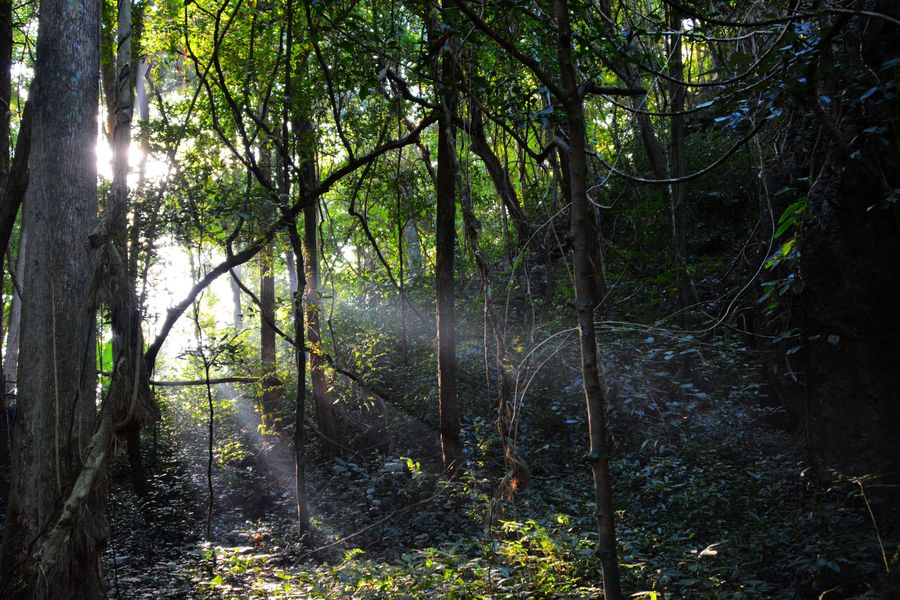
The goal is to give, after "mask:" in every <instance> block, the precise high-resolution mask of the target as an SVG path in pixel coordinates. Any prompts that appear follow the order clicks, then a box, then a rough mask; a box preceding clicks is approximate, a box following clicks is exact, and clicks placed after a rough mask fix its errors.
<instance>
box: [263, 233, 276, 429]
mask: <svg viewBox="0 0 900 600" xmlns="http://www.w3.org/2000/svg"><path fill="white" fill-rule="evenodd" d="M274 258H275V253H274V252H273V249H272V243H271V242H269V243H267V244H266V245H265V246H264V247H263V249H262V251H261V252H260V253H259V303H260V311H261V312H262V315H261V318H260V332H259V348H260V364H261V366H262V371H263V391H262V404H261V407H260V408H261V410H260V412H261V417H262V422H263V427H264V428H265V429H266V430H267V431H270V430H272V429H273V428H274V427H275V421H274V415H275V410H276V408H277V407H278V401H279V400H280V399H281V382H280V381H279V380H278V375H277V368H278V364H277V357H276V345H275V330H274V329H273V328H272V326H271V325H269V323H274V322H275V271H274V265H273V264H272V261H273V260H274Z"/></svg>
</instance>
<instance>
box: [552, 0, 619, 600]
mask: <svg viewBox="0 0 900 600" xmlns="http://www.w3.org/2000/svg"><path fill="white" fill-rule="evenodd" d="M553 7H554V12H555V13H556V20H557V26H558V28H559V33H558V35H559V37H558V45H557V55H558V58H559V66H560V72H561V75H562V83H563V93H564V94H565V97H564V98H562V99H561V100H562V103H563V108H564V110H565V112H566V120H567V123H568V127H569V144H570V153H569V185H570V186H571V193H572V208H571V215H572V226H571V230H570V232H569V237H570V240H571V244H572V258H573V261H572V262H573V268H574V275H575V311H576V314H577V319H578V331H579V334H580V335H579V341H580V346H581V374H582V379H583V382H584V396H585V401H586V404H587V414H588V432H589V435H590V450H589V454H588V460H589V462H590V465H591V470H592V472H593V477H594V496H595V498H596V503H597V514H596V516H597V532H598V534H599V538H598V540H597V553H598V555H599V557H600V563H601V566H602V569H603V591H604V598H605V599H606V600H621V599H622V597H623V596H622V589H621V584H620V582H619V562H618V558H617V552H616V536H615V521H614V519H615V514H614V512H613V502H612V480H611V477H610V473H609V451H610V448H609V440H608V439H607V431H606V398H605V393H604V388H603V385H602V381H601V372H600V359H599V356H598V351H597V334H596V329H595V326H594V306H595V304H596V299H595V298H594V297H593V295H594V290H595V289H596V284H595V273H594V269H593V265H592V261H591V256H592V248H591V242H592V239H593V238H592V236H591V235H590V228H591V217H590V210H589V206H588V199H587V156H586V154H585V144H586V139H585V137H586V136H585V125H584V101H583V99H582V97H581V94H580V92H579V89H578V81H577V79H576V71H575V64H574V62H573V60H572V28H571V25H570V22H569V7H568V3H567V1H566V0H554V2H553Z"/></svg>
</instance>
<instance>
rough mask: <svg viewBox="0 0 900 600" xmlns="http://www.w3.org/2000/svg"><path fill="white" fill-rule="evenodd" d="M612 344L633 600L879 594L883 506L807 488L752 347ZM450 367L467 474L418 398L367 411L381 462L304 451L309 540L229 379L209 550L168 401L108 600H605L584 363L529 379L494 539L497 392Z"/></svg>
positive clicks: (282, 452) (196, 447) (182, 405)
mask: <svg viewBox="0 0 900 600" xmlns="http://www.w3.org/2000/svg"><path fill="white" fill-rule="evenodd" d="M607 339H609V340H610V341H608V342H606V343H605V346H604V354H605V355H606V356H607V357H611V358H610V359H609V360H608V361H607V372H608V377H609V380H610V382H611V383H612V384H613V385H612V393H611V400H612V406H613V408H612V410H611V420H612V423H613V429H612V431H613V441H614V447H615V455H614V460H613V463H612V468H613V476H614V486H615V502H616V507H617V519H618V522H617V533H618V536H619V542H620V548H621V552H622V555H621V557H620V562H621V563H622V565H623V583H624V586H625V589H626V590H627V592H628V594H629V596H631V597H632V598H648V599H654V598H666V599H669V598H828V599H832V600H833V599H835V598H878V597H885V596H879V595H878V593H876V590H878V589H879V587H880V586H881V585H882V584H883V579H884V572H885V567H884V563H883V562H882V558H883V552H884V547H887V548H891V547H894V546H891V543H892V540H890V539H882V540H881V543H879V539H878V537H877V536H876V531H875V529H874V528H873V520H872V517H871V516H870V513H869V510H868V508H869V507H870V506H871V505H869V504H868V502H867V501H865V500H866V498H869V499H871V496H872V494H870V496H866V497H864V496H863V495H862V494H861V493H860V492H861V490H864V489H865V487H864V485H865V482H864V481H860V480H853V479H849V478H844V477H841V475H840V474H837V473H830V474H829V482H830V483H829V485H828V486H827V487H825V486H817V485H816V482H815V481H813V480H812V479H813V477H811V471H810V470H809V469H807V468H806V467H805V466H804V459H803V455H804V449H803V444H802V442H801V439H802V438H801V436H799V435H798V434H797V433H793V432H788V431H785V430H784V429H783V428H778V427H776V426H774V425H773V424H772V423H774V422H776V421H778V419H777V415H775V416H773V411H772V410H771V409H765V408H763V407H761V406H760V404H761V401H762V400H763V398H764V396H765V390H764V386H763V385H762V383H761V382H760V371H759V369H758V367H757V365H756V364H754V361H753V360H752V352H750V351H749V350H748V349H747V348H743V347H740V346H738V345H734V346H728V347H726V346H725V345H718V346H710V345H699V344H695V345H697V346H698V349H696V350H695V349H692V348H689V347H688V348H687V349H686V346H685V345H684V342H683V341H682V342H680V343H676V342H671V341H670V342H666V341H661V340H657V339H654V338H653V337H652V336H646V335H645V334H641V335H635V334H620V335H618V336H616V337H612V336H607ZM570 345H571V344H570ZM684 353H689V354H691V355H692V356H693V357H694V358H693V362H694V373H693V375H692V381H691V382H690V383H679V378H678V376H677V373H678V370H679V367H678V363H679V362H680V361H679V356H681V355H683V354H684ZM460 355H461V358H462V359H463V360H464V362H465V361H466V360H468V362H469V363H471V365H470V366H471V368H470V370H469V371H468V379H467V380H466V371H465V369H464V380H465V381H467V382H468V383H465V381H464V384H463V385H462V386H461V397H467V398H469V399H470V400H469V402H468V403H467V404H464V406H465V407H466V408H467V412H466V414H467V415H475V416H470V417H468V418H466V419H465V420H464V431H463V437H464V442H465V444H466V447H467V449H468V450H467V459H468V464H467V470H466V472H465V475H464V476H463V477H462V478H461V479H459V480H458V481H453V482H447V481H445V480H444V479H443V478H441V477H440V474H439V473H438V472H437V471H438V468H437V466H436V462H437V461H436V458H437V449H438V447H437V433H436V431H435V429H434V428H433V427H432V426H431V425H430V424H429V423H431V422H432V421H430V420H429V419H430V417H428V415H427V414H426V412H424V411H423V412H422V414H418V413H417V412H416V411H415V410H414V409H412V408H409V407H410V406H412V405H413V404H414V403H407V404H405V405H404V406H407V409H403V408H401V407H400V406H399V405H395V404H389V405H388V408H386V407H385V406H377V405H376V407H375V409H376V415H377V419H383V420H385V421H386V422H387V423H386V427H385V430H386V431H388V432H391V439H390V440H389V442H390V443H388V444H386V445H385V444H383V445H382V446H381V448H380V450H381V451H380V452H367V453H359V454H356V455H347V456H345V457H344V458H338V459H332V460H326V459H325V458H324V457H322V456H316V457H314V460H313V461H312V470H311V472H310V474H309V482H310V483H309V488H310V490H309V491H310V500H311V506H312V512H313V523H314V525H315V532H314V533H313V534H312V535H311V536H309V537H306V538H301V537H300V536H299V534H298V530H297V528H296V525H295V524H294V499H293V462H292V458H291V454H290V450H289V447H288V444H287V442H283V441H279V440H278V439H277V436H271V435H270V436H262V435H260V433H259V430H258V429H256V428H255V426H254V423H256V422H257V421H256V420H255V419H256V413H255V411H254V410H253V400H252V398H249V397H244V396H242V395H241V393H239V391H238V390H230V389H226V390H220V393H221V395H222V398H221V399H220V401H219V407H218V408H219V416H218V417H217V427H218V433H217V434H216V435H217V440H218V441H217V443H216V463H215V465H214V468H213V485H214V490H215V502H214V507H213V521H212V535H211V537H210V539H209V540H207V539H206V536H205V531H204V530H205V523H206V510H207V501H208V495H207V482H206V462H205V457H206V452H207V450H206V444H207V439H206V437H205V436H206V429H205V427H204V426H203V422H204V421H203V419H204V418H205V417H204V413H203V412H202V404H200V403H197V404H193V405H192V404H190V403H189V402H184V401H182V402H176V401H175V400H174V399H172V398H169V399H167V400H166V411H165V414H166V417H165V418H164V421H163V423H162V424H161V426H160V428H159V429H158V432H157V435H156V437H155V438H154V440H153V441H148V444H147V446H148V448H149V451H148V458H149V460H148V466H149V468H150V471H151V473H152V488H153V492H152V496H151V498H150V500H149V501H148V502H147V503H146V504H145V505H144V509H143V511H142V510H141V508H140V505H139V503H138V502H137V501H136V499H135V497H134V495H133V494H132V493H131V491H130V489H129V486H128V478H127V472H126V469H125V465H124V463H123V461H121V459H120V460H119V462H117V463H116V464H115V465H114V467H113V469H112V483H111V490H112V493H111V499H110V505H109V514H110V519H111V525H112V537H111V539H110V543H109V546H108V548H107V550H106V552H105V554H104V568H105V576H106V578H107V581H108V584H109V595H110V597H111V598H250V597H254V598H256V597H258V598H426V597H428V598H595V597H598V595H599V594H600V581H599V563H598V561H597V559H596V557H595V555H594V540H595V536H594V534H593V531H594V523H593V521H592V513H593V503H592V496H591V489H592V488H591V483H590V471H589V469H588V468H587V466H586V465H585V464H584V462H583V460H582V458H581V455H582V453H583V451H584V447H585V443H586V439H585V437H586V424H585V422H584V417H583V415H582V413H583V410H582V405H581V402H582V400H581V396H580V392H579V388H580V379H579V378H578V373H577V365H578V362H577V356H576V355H574V354H572V350H571V349H568V350H567V349H565V348H564V349H563V350H561V351H559V352H558V353H556V354H555V355H554V356H552V357H551V359H550V360H551V362H550V367H551V368H550V370H549V372H550V373H554V374H556V376H555V377H554V378H552V379H554V380H557V381H551V382H550V383H549V384H538V383H536V382H537V381H538V380H537V379H535V383H533V384H532V385H531V387H528V388H527V389H526V390H525V392H527V393H523V395H522V397H523V399H524V400H523V402H522V404H521V406H520V410H521V413H522V415H523V416H522V417H521V419H520V422H519V433H518V441H519V444H520V447H521V448H522V449H523V453H524V454H525V455H526V456H527V458H528V461H529V463H530V465H531V472H532V479H531V485H530V486H529V487H528V488H527V489H525V490H522V491H520V492H518V493H517V494H516V496H515V498H514V499H513V500H512V501H502V502H501V503H500V504H499V505H497V506H495V510H494V511H493V513H494V514H493V527H486V519H487V518H488V514H489V512H490V510H489V507H490V506H491V499H492V498H493V497H494V493H495V489H496V486H497V484H498V482H499V479H500V477H501V476H502V462H501V460H500V459H499V457H500V456H501V454H500V453H499V445H498V440H497V439H496V433H495V428H494V426H493V423H492V420H491V417H490V414H491V406H492V401H493V400H492V397H491V394H490V393H489V391H488V390H486V389H484V388H485V384H484V375H483V372H482V373H481V375H480V380H479V374H478V368H479V367H478V358H477V353H474V352H469V350H467V349H466V348H465V347H463V348H461V351H460ZM393 368H395V369H399V367H396V366H394V367H393ZM410 368H411V369H414V368H415V367H410ZM545 368H546V367H545ZM409 373H410V376H409V380H406V379H404V378H397V377H394V378H393V380H394V381H400V382H405V381H410V382H411V381H412V380H413V379H415V378H414V377H413V375H412V373H413V372H412V371H410V372H409ZM613 374H615V376H613ZM394 375H396V374H394ZM426 379H427V376H426ZM400 385H402V384H397V385H396V386H395V387H394V389H395V390H396V389H397V386H400ZM409 385H413V383H409ZM388 388H389V389H390V385H389V384H388ZM400 392H402V390H400V391H398V393H400ZM183 393H184V394H186V395H187V394H190V393H192V392H190V391H187V390H186V391H184V392H183ZM397 397H400V396H397ZM424 397H427V394H425V395H424ZM182 400H183V399H182ZM385 411H388V412H385ZM417 415H418V416H417ZM478 415H480V416H478ZM287 437H289V436H287ZM873 502H876V501H873ZM874 512H875V514H877V512H878V506H877V502H876V503H875V505H874ZM882 533H884V532H882ZM881 544H884V545H885V546H882V545H881Z"/></svg>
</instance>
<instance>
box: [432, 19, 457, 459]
mask: <svg viewBox="0 0 900 600" xmlns="http://www.w3.org/2000/svg"><path fill="white" fill-rule="evenodd" d="M430 9H431V12H432V15H429V21H430V28H429V31H428V38H429V44H431V45H432V50H433V51H434V52H436V53H439V54H440V65H439V66H437V65H435V67H434V69H433V70H434V71H435V80H436V81H437V86H438V96H439V98H440V103H441V109H442V113H441V117H440V119H439V121H438V158H437V163H438V165H437V183H436V186H435V187H436V189H435V191H436V194H437V224H436V231H435V237H436V239H435V245H436V247H437V257H436V261H435V270H436V271H437V337H438V356H437V358H438V377H437V383H438V410H439V412H440V433H441V460H442V462H443V466H444V469H446V470H448V471H449V472H450V473H451V474H453V473H455V472H457V471H458V470H459V468H460V467H461V466H462V465H461V463H462V457H463V453H462V443H461V441H460V437H459V407H458V399H457V394H456V370H457V369H456V315H455V308H454V290H453V287H454V282H453V279H454V278H453V274H454V273H453V263H454V254H455V246H456V181H455V175H454V172H453V171H454V168H453V165H454V161H455V157H456V142H455V140H454V128H453V117H454V115H455V114H456V103H457V98H456V91H455V81H456V76H457V69H456V66H455V58H454V56H453V52H452V51H451V49H450V47H451V43H450V42H445V41H444V40H443V39H442V35H443V31H442V26H443V25H444V24H443V23H441V21H440V18H439V17H438V14H437V12H438V11H437V7H436V6H435V5H431V6H430ZM445 9H446V7H445Z"/></svg>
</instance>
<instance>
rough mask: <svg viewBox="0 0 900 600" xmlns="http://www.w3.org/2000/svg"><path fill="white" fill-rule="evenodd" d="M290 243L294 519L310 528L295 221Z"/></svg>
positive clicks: (300, 259) (304, 528) (299, 261)
mask: <svg viewBox="0 0 900 600" xmlns="http://www.w3.org/2000/svg"><path fill="white" fill-rule="evenodd" d="M288 234H289V236H290V241H291V247H292V248H293V254H294V260H295V261H296V262H295V268H296V271H297V276H298V278H299V281H298V286H297V289H296V290H294V293H293V309H294V310H293V313H294V346H295V347H294V359H295V360H296V362H297V391H296V395H295V398H294V465H295V474H296V489H295V492H296V496H295V497H296V508H297V523H298V525H299V527H300V531H301V532H306V531H309V502H308V500H307V496H306V432H305V431H304V429H303V424H304V422H305V419H306V328H305V327H304V324H303V289H304V288H305V287H306V282H305V281H304V280H303V279H304V277H305V275H304V265H303V245H302V243H301V242H300V236H299V234H298V233H297V228H296V225H291V226H289V229H288Z"/></svg>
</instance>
